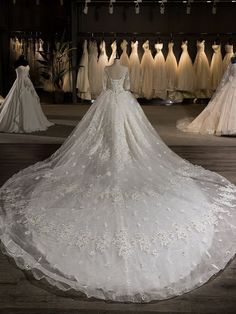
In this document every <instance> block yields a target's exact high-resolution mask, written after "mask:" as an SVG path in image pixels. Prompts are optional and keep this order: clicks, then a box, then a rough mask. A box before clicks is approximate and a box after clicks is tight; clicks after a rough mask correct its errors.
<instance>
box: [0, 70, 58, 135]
mask: <svg viewBox="0 0 236 314" xmlns="http://www.w3.org/2000/svg"><path fill="white" fill-rule="evenodd" d="M16 75H17V78H16V80H15V82H14V84H13V85H12V88H11V89H10V91H9V93H8V95H7V96H6V98H5V100H4V102H3V103H2V105H1V108H0V109H1V112H0V132H7V133H31V132H36V131H45V130H47V128H48V127H49V126H51V125H53V123H51V122H49V121H48V120H47V118H46V117H45V115H44V113H43V111H42V109H41V105H40V101H39V97H38V95H37V93H36V91H35V89H34V86H33V84H32V82H31V80H30V78H29V66H28V65H27V66H19V67H18V68H16Z"/></svg>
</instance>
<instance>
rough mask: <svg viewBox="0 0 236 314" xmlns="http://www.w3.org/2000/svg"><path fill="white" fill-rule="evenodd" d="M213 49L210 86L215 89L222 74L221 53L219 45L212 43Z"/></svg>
mask: <svg viewBox="0 0 236 314" xmlns="http://www.w3.org/2000/svg"><path fill="white" fill-rule="evenodd" d="M212 49H213V50H214V53H213V56H212V59H211V67H210V69H211V88H212V89H213V90H216V89H217V87H218V85H219V83H220V80H221V79H222V75H223V61H222V54H221V45H212Z"/></svg>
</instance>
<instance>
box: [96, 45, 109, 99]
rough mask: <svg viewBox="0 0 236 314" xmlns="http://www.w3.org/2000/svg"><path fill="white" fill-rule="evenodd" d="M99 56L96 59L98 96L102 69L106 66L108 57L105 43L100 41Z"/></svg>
mask: <svg viewBox="0 0 236 314" xmlns="http://www.w3.org/2000/svg"><path fill="white" fill-rule="evenodd" d="M99 48H100V54H99V58H98V77H99V81H98V92H99V94H100V93H101V91H102V88H103V87H102V86H103V85H102V77H103V72H104V68H105V67H106V66H107V65H108V57H107V53H106V43H105V41H104V40H102V41H101V43H100V45H99Z"/></svg>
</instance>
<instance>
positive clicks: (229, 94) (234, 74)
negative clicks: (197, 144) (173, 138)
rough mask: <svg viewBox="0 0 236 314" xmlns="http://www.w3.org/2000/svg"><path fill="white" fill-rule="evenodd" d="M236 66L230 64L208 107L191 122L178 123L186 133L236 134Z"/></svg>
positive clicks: (189, 120)
mask: <svg viewBox="0 0 236 314" xmlns="http://www.w3.org/2000/svg"><path fill="white" fill-rule="evenodd" d="M235 90H236V64H230V65H229V66H228V68H227V70H226V72H225V74H224V76H223V78H222V80H221V82H220V84H219V86H218V88H217V90H216V92H215V94H214V95H213V97H212V98H211V101H210V102H209V104H208V105H207V107H206V108H205V109H204V110H203V111H202V112H201V113H200V114H199V115H198V116H197V117H196V118H195V119H194V120H193V121H192V122H191V120H192V119H190V118H187V119H183V120H180V121H178V122H177V127H178V128H179V129H180V130H182V131H184V132H193V133H201V134H215V135H218V136H220V135H233V134H234V135H235V134H236V107H235V102H236V92H235Z"/></svg>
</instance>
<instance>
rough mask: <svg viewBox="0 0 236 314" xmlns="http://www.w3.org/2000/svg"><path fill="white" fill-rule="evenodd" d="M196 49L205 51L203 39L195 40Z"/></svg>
mask: <svg viewBox="0 0 236 314" xmlns="http://www.w3.org/2000/svg"><path fill="white" fill-rule="evenodd" d="M197 50H198V52H204V51H205V41H204V40H203V41H197Z"/></svg>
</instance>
